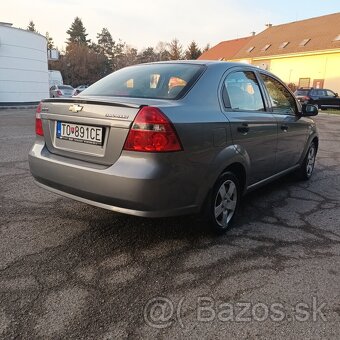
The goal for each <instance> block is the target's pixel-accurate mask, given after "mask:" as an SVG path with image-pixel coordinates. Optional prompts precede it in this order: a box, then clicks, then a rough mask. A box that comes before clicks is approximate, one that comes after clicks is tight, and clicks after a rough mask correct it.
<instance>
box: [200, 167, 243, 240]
mask: <svg viewBox="0 0 340 340" xmlns="http://www.w3.org/2000/svg"><path fill="white" fill-rule="evenodd" d="M240 200H241V186H240V181H239V180H238V178H237V177H236V176H235V175H234V174H233V173H232V172H229V171H228V172H225V173H223V174H222V175H221V176H220V177H219V178H218V180H217V181H216V183H215V186H214V188H213V190H212V193H211V197H210V199H209V200H208V206H207V211H206V212H207V217H208V220H209V223H210V226H211V227H212V230H213V231H214V232H215V233H217V234H224V233H225V232H226V231H228V230H229V229H230V227H231V226H232V224H233V222H234V219H235V216H236V213H237V211H238V208H239V205H240Z"/></svg>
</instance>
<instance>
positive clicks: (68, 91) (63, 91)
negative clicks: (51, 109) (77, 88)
mask: <svg viewBox="0 0 340 340" xmlns="http://www.w3.org/2000/svg"><path fill="white" fill-rule="evenodd" d="M73 92H74V88H73V87H72V86H71V85H53V86H51V88H50V97H51V98H62V97H64V98H65V97H66V98H69V97H72V95H73Z"/></svg>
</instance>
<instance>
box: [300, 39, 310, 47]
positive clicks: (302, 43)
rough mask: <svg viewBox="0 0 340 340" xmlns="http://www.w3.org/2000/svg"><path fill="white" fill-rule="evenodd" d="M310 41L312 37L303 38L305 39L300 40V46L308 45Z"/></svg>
mask: <svg viewBox="0 0 340 340" xmlns="http://www.w3.org/2000/svg"><path fill="white" fill-rule="evenodd" d="M309 42H310V38H307V39H303V40H302V41H301V42H300V44H299V46H306V45H307V44H308V43H309Z"/></svg>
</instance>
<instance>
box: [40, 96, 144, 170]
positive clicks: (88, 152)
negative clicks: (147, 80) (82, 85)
mask: <svg viewBox="0 0 340 340" xmlns="http://www.w3.org/2000/svg"><path fill="white" fill-rule="evenodd" d="M143 105H146V104H143V103H142V102H139V103H136V102H135V103H131V102H129V100H127V101H126V102H124V101H123V100H119V99H118V100H113V99H108V98H105V99H104V98H100V99H98V98H87V99H83V98H82V99H75V98H71V99H47V100H44V101H43V102H42V108H41V109H42V111H41V119H42V123H43V130H44V138H45V141H46V146H47V148H48V150H49V151H50V152H51V153H53V154H57V155H61V156H65V157H69V158H74V159H79V160H83V161H87V162H91V163H97V164H104V165H111V164H113V163H114V162H115V161H116V160H117V159H118V158H119V156H120V154H121V152H122V148H123V146H124V142H125V140H126V137H127V134H128V132H129V128H130V126H131V123H132V121H133V120H134V118H135V116H136V114H137V112H138V111H139V109H140V107H141V106H143ZM67 129H68V131H67ZM72 129H73V131H72ZM77 129H78V135H75V133H76V132H75V131H76V130H77ZM80 131H82V132H84V133H83V134H80ZM68 132H69V134H68ZM91 133H92V136H91ZM96 134H97V135H96ZM83 137H84V138H83ZM91 137H96V138H95V139H91Z"/></svg>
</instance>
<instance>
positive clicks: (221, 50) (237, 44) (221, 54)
mask: <svg viewBox="0 0 340 340" xmlns="http://www.w3.org/2000/svg"><path fill="white" fill-rule="evenodd" d="M253 38H254V37H253V36H250V37H245V38H239V39H233V40H227V41H222V42H221V43H219V44H217V45H216V46H214V47H212V48H210V49H209V50H208V51H206V52H204V53H203V54H202V55H201V56H200V57H199V58H198V59H200V60H222V59H225V60H230V59H233V56H234V55H235V54H236V53H237V52H238V51H239V50H240V49H241V48H242V47H243V46H244V45H245V44H246V43H247V42H248V41H250V40H251V39H253Z"/></svg>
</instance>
